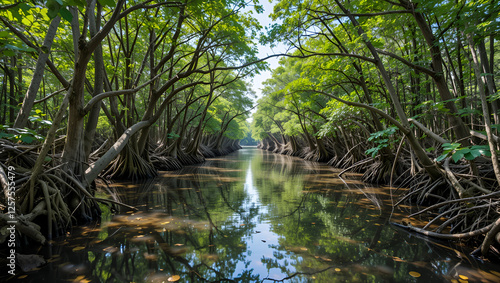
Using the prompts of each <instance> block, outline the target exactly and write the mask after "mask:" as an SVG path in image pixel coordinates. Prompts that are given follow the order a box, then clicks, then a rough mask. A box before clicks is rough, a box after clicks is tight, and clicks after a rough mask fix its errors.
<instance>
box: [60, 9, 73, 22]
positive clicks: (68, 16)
mask: <svg viewBox="0 0 500 283" xmlns="http://www.w3.org/2000/svg"><path fill="white" fill-rule="evenodd" d="M59 14H60V15H61V17H62V18H63V19H65V20H66V21H68V22H71V21H72V20H73V15H72V14H71V12H70V11H68V10H66V8H62V9H61V10H59Z"/></svg>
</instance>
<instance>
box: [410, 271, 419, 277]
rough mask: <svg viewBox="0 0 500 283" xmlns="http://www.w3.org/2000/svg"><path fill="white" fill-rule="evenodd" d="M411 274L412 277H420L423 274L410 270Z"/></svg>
mask: <svg viewBox="0 0 500 283" xmlns="http://www.w3.org/2000/svg"><path fill="white" fill-rule="evenodd" d="M409 274H410V276H412V277H420V276H421V275H420V273H418V272H416V271H410V272H409Z"/></svg>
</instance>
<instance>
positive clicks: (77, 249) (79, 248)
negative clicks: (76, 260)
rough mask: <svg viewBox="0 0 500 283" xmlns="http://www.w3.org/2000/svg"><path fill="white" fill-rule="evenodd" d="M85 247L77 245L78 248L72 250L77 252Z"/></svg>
mask: <svg viewBox="0 0 500 283" xmlns="http://www.w3.org/2000/svg"><path fill="white" fill-rule="evenodd" d="M84 249H85V247H76V248H73V249H72V251H74V252H76V251H81V250H84Z"/></svg>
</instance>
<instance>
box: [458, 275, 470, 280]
mask: <svg viewBox="0 0 500 283" xmlns="http://www.w3.org/2000/svg"><path fill="white" fill-rule="evenodd" d="M458 277H460V279H463V280H469V277H467V276H465V275H458Z"/></svg>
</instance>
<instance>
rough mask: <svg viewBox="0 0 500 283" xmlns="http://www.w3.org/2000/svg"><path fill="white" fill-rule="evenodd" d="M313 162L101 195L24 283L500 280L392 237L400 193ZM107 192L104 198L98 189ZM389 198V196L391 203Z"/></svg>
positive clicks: (427, 244)
mask: <svg viewBox="0 0 500 283" xmlns="http://www.w3.org/2000/svg"><path fill="white" fill-rule="evenodd" d="M338 172H339V171H338V170H336V169H334V168H332V167H329V166H327V165H322V164H318V163H314V162H307V161H304V160H301V159H298V158H294V157H288V156H282V155H277V154H273V153H270V152H266V151H262V150H258V149H256V148H244V149H242V150H239V151H238V152H235V153H232V154H230V155H228V156H224V157H220V158H214V159H209V160H207V161H206V162H205V163H204V164H203V165H201V166H189V167H186V168H184V169H183V170H180V171H175V172H161V174H160V176H159V177H157V178H155V179H153V180H149V181H147V182H143V183H139V184H138V183H124V182H122V183H115V184H113V185H112V186H110V188H103V190H104V191H111V192H113V195H114V198H116V199H117V200H120V201H122V202H124V203H127V204H130V205H132V206H135V207H137V208H138V209H139V211H136V212H132V211H127V210H125V209H123V208H122V209H119V210H118V211H110V209H107V208H105V207H103V219H102V221H101V223H99V224H93V225H88V226H84V227H78V228H74V229H73V231H72V232H71V233H69V234H68V235H67V236H66V237H65V238H64V239H58V240H56V241H54V242H53V244H52V246H51V247H48V248H47V247H46V248H42V249H39V250H37V251H35V252H37V253H39V254H42V255H43V256H44V257H45V258H46V259H47V262H48V263H47V264H46V265H44V266H43V267H41V268H37V269H35V270H33V271H30V272H27V273H24V274H23V275H21V276H19V277H18V278H16V280H20V281H23V282H37V283H39V282H175V281H178V282H426V283H428V282H500V265H498V263H496V264H493V263H490V262H483V261H479V260H477V259H474V258H471V257H470V256H468V253H469V252H470V251H469V250H467V248H466V247H463V246H456V245H449V244H447V243H445V242H439V241H435V240H430V239H424V238H422V237H420V236H418V235H415V234H410V233H408V232H406V231H403V230H400V228H397V227H395V226H393V225H390V222H391V221H394V222H397V221H401V218H402V217H404V215H407V214H408V213H409V212H410V211H411V210H414V209H415V208H412V207H408V206H400V207H398V208H396V209H394V210H393V209H391V207H392V206H391V203H392V202H393V201H395V199H396V197H397V195H396V193H399V192H400V191H398V192H396V191H391V190H390V189H389V188H384V187H374V186H370V185H367V184H363V183H362V182H359V181H356V176H355V175H346V179H348V180H342V179H340V178H338V176H337V173H338ZM106 195H108V197H109V194H107V193H106ZM392 199H394V200H392Z"/></svg>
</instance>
